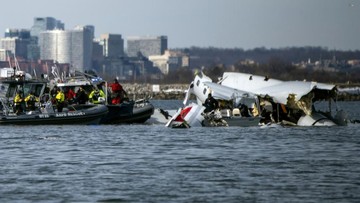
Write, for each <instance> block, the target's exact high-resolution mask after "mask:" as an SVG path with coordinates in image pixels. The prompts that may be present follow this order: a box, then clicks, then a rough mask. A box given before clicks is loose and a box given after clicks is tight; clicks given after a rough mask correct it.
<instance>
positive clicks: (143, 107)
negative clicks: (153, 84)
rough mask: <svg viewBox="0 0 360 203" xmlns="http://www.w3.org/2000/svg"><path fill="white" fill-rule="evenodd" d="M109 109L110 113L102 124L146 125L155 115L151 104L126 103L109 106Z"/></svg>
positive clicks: (103, 119) (102, 120)
mask: <svg viewBox="0 0 360 203" xmlns="http://www.w3.org/2000/svg"><path fill="white" fill-rule="evenodd" d="M107 108H108V110H109V112H108V114H107V115H106V116H105V117H103V118H102V119H101V121H100V123H101V124H131V123H144V122H145V121H147V120H148V119H149V118H150V117H151V115H152V114H153V113H154V106H153V105H152V104H151V103H149V102H145V103H140V104H138V103H135V102H124V103H121V104H119V105H107Z"/></svg>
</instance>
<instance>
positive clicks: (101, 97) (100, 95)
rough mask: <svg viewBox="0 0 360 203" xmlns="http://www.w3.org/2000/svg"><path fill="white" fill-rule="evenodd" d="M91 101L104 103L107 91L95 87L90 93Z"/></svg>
mask: <svg viewBox="0 0 360 203" xmlns="http://www.w3.org/2000/svg"><path fill="white" fill-rule="evenodd" d="M89 101H90V102H91V103H93V104H103V103H104V102H105V93H104V92H103V91H102V90H101V89H100V90H99V89H94V90H93V91H92V92H91V93H90V95H89Z"/></svg>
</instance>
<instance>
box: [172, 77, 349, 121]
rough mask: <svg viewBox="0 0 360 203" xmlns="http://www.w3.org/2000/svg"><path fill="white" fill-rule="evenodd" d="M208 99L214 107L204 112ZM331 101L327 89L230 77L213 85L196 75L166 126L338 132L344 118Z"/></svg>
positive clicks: (304, 83) (330, 89) (332, 88)
mask: <svg viewBox="0 0 360 203" xmlns="http://www.w3.org/2000/svg"><path fill="white" fill-rule="evenodd" d="M209 94H211V95H212V96H213V98H215V99H216V100H217V101H218V106H217V108H216V109H214V110H212V111H210V112H206V111H204V110H205V109H206V107H205V106H204V102H205V99H206V98H207V97H208V95H209ZM190 95H195V97H196V103H194V102H192V103H189V98H190ZM336 96H337V88H336V86H335V85H331V84H324V83H317V82H309V81H281V80H277V79H272V78H268V77H264V76H258V75H253V74H246V73H235V72H225V73H224V74H223V77H222V78H221V79H220V80H219V82H217V83H215V82H213V81H212V79H211V78H209V77H208V76H206V75H205V74H204V73H202V72H201V73H199V74H196V76H195V78H194V80H193V81H192V82H191V84H190V85H189V88H188V91H187V93H186V96H185V99H184V101H183V104H184V107H182V108H180V109H179V110H178V111H177V112H176V113H175V114H174V115H173V116H172V117H171V119H169V120H168V122H167V123H166V126H167V127H173V128H188V127H190V126H240V127H247V126H259V125H272V124H280V125H288V126H335V125H341V126H344V125H347V122H348V119H347V114H346V113H345V112H344V111H342V110H338V109H337V105H336ZM188 103H189V104H188ZM318 104H319V106H320V107H321V110H323V108H324V107H325V106H327V107H326V110H324V111H321V110H318V109H317V106H318ZM319 109H320V108H319Z"/></svg>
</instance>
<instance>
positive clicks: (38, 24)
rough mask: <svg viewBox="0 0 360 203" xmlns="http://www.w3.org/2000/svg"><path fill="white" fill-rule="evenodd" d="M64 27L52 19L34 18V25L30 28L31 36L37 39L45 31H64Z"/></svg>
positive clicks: (58, 21)
mask: <svg viewBox="0 0 360 203" xmlns="http://www.w3.org/2000/svg"><path fill="white" fill-rule="evenodd" d="M64 29H65V25H64V23H62V22H61V21H60V20H56V19H55V18H53V17H44V18H42V17H37V18H34V25H33V26H32V27H31V31H30V34H31V36H35V37H38V36H39V34H40V33H41V32H44V31H47V30H64Z"/></svg>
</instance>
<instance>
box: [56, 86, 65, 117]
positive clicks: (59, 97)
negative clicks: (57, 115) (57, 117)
mask: <svg viewBox="0 0 360 203" xmlns="http://www.w3.org/2000/svg"><path fill="white" fill-rule="evenodd" d="M55 99H56V108H57V111H58V112H62V110H63V108H64V103H65V94H64V92H62V91H61V89H60V88H59V89H58V92H57V94H56V96H55Z"/></svg>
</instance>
